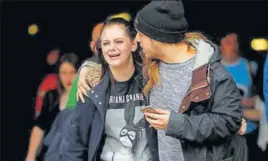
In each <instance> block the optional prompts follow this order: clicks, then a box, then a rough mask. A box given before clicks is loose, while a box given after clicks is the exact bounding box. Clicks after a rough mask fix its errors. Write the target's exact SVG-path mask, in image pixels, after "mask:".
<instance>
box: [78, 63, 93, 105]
mask: <svg viewBox="0 0 268 161" xmlns="http://www.w3.org/2000/svg"><path fill="white" fill-rule="evenodd" d="M88 72H89V69H88V68H87V67H83V68H82V69H81V70H80V73H79V75H78V89H77V94H76V99H77V101H78V100H79V99H80V100H81V101H82V102H83V103H84V102H85V99H84V96H83V95H85V96H87V97H88V94H87V91H89V90H90V87H89V84H88V83H87V81H86V79H87V75H88Z"/></svg>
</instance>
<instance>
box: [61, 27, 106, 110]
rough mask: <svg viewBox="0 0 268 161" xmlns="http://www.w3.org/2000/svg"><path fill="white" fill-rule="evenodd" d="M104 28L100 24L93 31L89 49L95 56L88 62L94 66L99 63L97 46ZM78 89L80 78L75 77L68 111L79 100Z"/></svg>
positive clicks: (67, 106)
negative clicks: (77, 96)
mask: <svg viewBox="0 0 268 161" xmlns="http://www.w3.org/2000/svg"><path fill="white" fill-rule="evenodd" d="M102 28H103V22H99V23H97V24H96V25H95V26H94V27H93V30H92V32H91V40H90V41H89V47H90V50H91V52H92V53H93V56H92V57H91V58H89V59H88V61H89V62H91V63H92V64H95V63H98V60H97V57H96V56H97V48H96V45H97V43H98V40H99V38H100V33H101V30H102ZM77 88H78V76H75V79H74V82H73V84H72V87H71V90H70V94H69V97H68V102H67V105H66V108H67V109H73V108H75V105H76V102H77V99H76V95H77Z"/></svg>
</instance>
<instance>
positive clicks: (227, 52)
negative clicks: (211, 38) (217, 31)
mask: <svg viewBox="0 0 268 161" xmlns="http://www.w3.org/2000/svg"><path fill="white" fill-rule="evenodd" d="M220 47H221V52H222V56H223V57H224V59H228V60H232V59H235V58H236V57H237V56H238V54H239V53H238V51H239V45H238V42H237V35H236V34H229V35H227V36H226V37H224V38H222V39H221V45H220Z"/></svg>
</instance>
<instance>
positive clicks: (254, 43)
mask: <svg viewBox="0 0 268 161" xmlns="http://www.w3.org/2000/svg"><path fill="white" fill-rule="evenodd" d="M251 48H252V49H253V50H255V51H265V50H268V41H267V40H266V39H265V38H255V39H253V40H251Z"/></svg>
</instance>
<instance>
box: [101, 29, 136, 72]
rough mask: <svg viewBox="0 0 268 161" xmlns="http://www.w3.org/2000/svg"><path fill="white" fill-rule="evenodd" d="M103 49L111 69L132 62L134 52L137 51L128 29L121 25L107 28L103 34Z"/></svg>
mask: <svg viewBox="0 0 268 161" xmlns="http://www.w3.org/2000/svg"><path fill="white" fill-rule="evenodd" d="M101 47H102V53H103V56H104V59H105V61H106V62H107V63H108V64H109V65H110V67H122V66H124V65H125V64H126V63H129V62H130V61H132V51H135V50H136V49H137V45H136V43H135V42H134V41H133V40H132V39H131V38H130V36H129V35H128V33H127V31H126V27H125V26H124V25H121V24H112V25H109V26H106V27H105V28H104V30H103V32H102V34H101Z"/></svg>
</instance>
